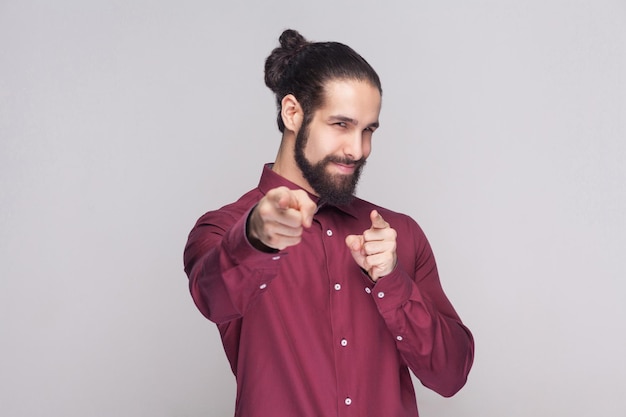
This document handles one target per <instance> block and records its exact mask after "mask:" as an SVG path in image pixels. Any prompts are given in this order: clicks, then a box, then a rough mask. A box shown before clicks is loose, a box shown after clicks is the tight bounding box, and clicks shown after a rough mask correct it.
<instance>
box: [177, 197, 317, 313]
mask: <svg viewBox="0 0 626 417" xmlns="http://www.w3.org/2000/svg"><path fill="white" fill-rule="evenodd" d="M315 209H316V206H315V203H313V201H311V200H310V198H309V197H308V195H307V194H306V193H305V192H304V191H302V190H295V191H294V190H289V189H287V188H285V187H279V188H276V189H273V190H270V191H269V192H268V193H267V195H265V196H264V197H263V198H262V199H261V200H260V201H259V202H258V203H257V204H256V205H255V206H254V207H253V208H252V209H249V210H248V211H246V212H243V213H242V212H241V211H239V212H235V211H236V210H232V209H229V208H223V209H221V210H218V211H214V212H209V213H207V214H205V215H204V216H202V217H201V218H200V219H199V220H198V222H197V223H196V225H195V227H194V228H193V230H192V231H191V233H190V235H189V239H188V242H187V246H186V247H185V254H184V262H185V272H186V273H187V276H188V277H189V286H190V292H191V295H192V298H193V300H194V302H195V303H196V306H197V307H198V309H199V310H200V311H201V312H202V314H204V316H206V317H207V318H208V319H209V320H211V321H213V322H215V323H224V322H228V321H230V320H233V319H236V318H239V317H242V316H243V315H244V314H245V313H246V311H247V308H248V306H249V305H250V304H251V302H252V301H254V300H255V299H256V298H257V297H258V296H259V295H260V294H262V293H263V290H264V289H265V288H266V287H267V285H268V284H269V282H271V281H272V280H273V279H274V278H275V277H276V275H277V273H278V267H279V264H278V262H279V261H280V257H281V255H280V250H282V249H285V248H286V247H289V246H293V245H296V244H298V243H299V242H300V239H301V234H302V228H303V227H309V226H310V225H311V222H312V218H313V214H314V213H315ZM264 249H265V250H264ZM267 249H270V250H267Z"/></svg>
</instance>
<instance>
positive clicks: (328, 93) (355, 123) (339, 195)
mask: <svg viewBox="0 0 626 417" xmlns="http://www.w3.org/2000/svg"><path fill="white" fill-rule="evenodd" d="M380 105H381V97H380V93H379V91H378V89H377V88H376V87H374V86H372V85H371V84H370V83H369V82H366V81H356V80H333V81H330V82H328V83H327V84H326V86H325V95H324V103H323V104H322V105H321V106H320V107H319V108H318V109H316V110H315V111H314V112H313V117H312V119H311V120H310V122H309V123H306V124H305V123H303V125H302V126H301V128H300V130H299V131H298V134H297V137H296V144H295V160H296V163H297V164H298V167H299V168H300V170H301V171H302V175H303V177H304V178H305V179H306V180H307V181H308V183H309V185H310V186H311V188H313V190H315V192H316V193H317V194H318V195H319V196H320V198H321V200H323V201H325V202H327V203H330V204H334V205H340V204H346V203H349V202H350V200H352V197H353V195H354V191H355V189H356V185H357V183H358V180H359V176H360V175H361V170H362V169H363V166H364V165H365V161H366V159H367V157H368V156H369V154H370V152H371V141H372V133H373V132H374V130H376V128H377V127H378V116H379V114H380Z"/></svg>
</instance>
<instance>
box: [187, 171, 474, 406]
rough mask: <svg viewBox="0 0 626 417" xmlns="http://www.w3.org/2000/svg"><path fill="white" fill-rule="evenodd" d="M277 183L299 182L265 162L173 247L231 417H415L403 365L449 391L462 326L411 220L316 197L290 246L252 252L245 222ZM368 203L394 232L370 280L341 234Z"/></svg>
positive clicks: (460, 380) (461, 358)
mask: <svg viewBox="0 0 626 417" xmlns="http://www.w3.org/2000/svg"><path fill="white" fill-rule="evenodd" d="M281 185H283V186H287V187H289V188H291V189H297V188H299V187H298V186H296V185H295V184H293V183H291V182H289V181H287V180H286V179H284V178H282V177H281V176H279V175H278V174H276V173H275V172H273V171H271V169H270V168H269V166H266V167H265V168H264V169H263V173H262V176H261V181H260V183H259V186H258V188H256V189H254V190H252V191H250V192H248V193H247V194H245V195H244V196H242V197H241V198H240V199H239V200H238V201H237V202H235V203H233V204H230V205H227V206H225V207H222V208H221V209H219V210H217V211H212V212H209V213H206V214H205V215H204V216H202V217H201V218H200V219H199V220H198V222H197V223H196V225H195V227H194V228H193V230H192V231H191V233H190V235H189V241H188V243H187V246H186V248H185V271H186V273H187V275H188V276H189V284H190V290H191V295H192V297H193V300H194V301H195V303H196V305H197V306H198V308H199V310H200V311H201V312H202V314H204V315H205V316H206V317H207V318H208V319H209V320H211V321H213V322H215V323H217V326H218V328H219V331H220V334H221V337H222V342H223V345H224V350H225V352H226V356H227V357H228V360H229V361H230V365H231V368H232V371H233V373H234V374H235V377H236V379H237V402H236V411H235V416H242V417H291V416H293V417H309V416H310V417H331V416H346V417H347V416H355V417H366V416H372V417H404V416H407V417H408V416H411V417H415V416H417V415H418V412H417V404H416V399H415V392H414V389H413V384H412V382H411V377H410V374H409V369H411V371H413V373H414V374H415V375H416V376H417V378H418V379H419V380H420V381H421V383H422V384H424V385H425V386H427V387H429V388H431V389H433V390H434V391H436V392H438V393H440V394H441V395H444V396H451V395H453V394H455V393H456V392H457V391H458V390H459V389H461V387H462V386H463V385H464V384H465V381H466V379H467V375H468V373H469V370H470V368H471V365H472V361H473V351H474V343H473V339H472V335H471V333H470V331H469V330H468V329H467V328H466V327H465V326H464V325H463V324H462V323H461V320H460V319H459V317H458V315H457V314H456V312H455V311H454V308H453V307H452V305H451V304H450V302H449V301H448V299H447V298H446V296H445V294H444V292H443V290H442V288H441V285H440V283H439V277H438V274H437V267H436V264H435V258H434V257H433V254H432V251H431V248H430V245H429V244H428V241H427V240H426V237H425V236H424V233H423V232H422V230H421V229H420V228H419V226H418V225H417V223H415V221H414V220H412V219H411V218H410V217H408V216H406V215H403V214H398V213H394V212H392V211H389V210H386V209H384V208H381V207H378V206H375V205H373V204H371V203H368V202H366V201H363V200H360V199H355V200H354V201H353V202H352V203H351V204H349V205H346V206H341V207H334V206H329V205H322V206H321V207H319V208H318V211H317V213H316V214H315V216H314V219H313V225H312V227H311V228H309V229H305V231H304V235H303V238H302V242H301V243H300V244H298V245H296V246H292V247H289V248H287V249H285V250H284V251H280V252H276V253H265V252H261V251H259V250H257V249H255V248H254V247H252V245H251V244H250V243H249V241H248V240H247V238H246V220H247V218H248V214H249V212H250V210H251V209H252V208H253V207H254V205H255V204H256V203H257V202H258V201H259V200H260V199H261V198H262V197H263V195H264V194H265V193H267V191H269V190H270V189H272V188H275V187H278V186H281ZM311 198H312V199H313V200H314V201H316V202H317V198H316V197H314V196H311ZM373 209H376V210H378V211H379V212H380V213H381V215H382V216H383V218H384V219H385V220H386V221H387V222H388V223H389V224H390V225H391V227H393V228H394V229H395V230H396V232H397V234H398V236H397V254H398V264H397V266H396V268H395V269H394V271H393V272H392V273H390V274H389V275H387V276H385V277H383V278H380V279H379V280H378V281H377V282H376V283H374V282H372V281H371V280H370V278H369V277H368V276H367V274H366V273H364V271H362V270H361V268H359V266H358V265H357V264H356V263H355V262H354V260H353V259H352V255H351V254H350V251H349V250H348V248H347V247H346V245H345V243H344V239H345V237H346V236H347V235H348V234H362V233H363V231H364V230H367V229H369V228H370V226H371V221H370V218H369V214H370V212H371V211H372V210H373Z"/></svg>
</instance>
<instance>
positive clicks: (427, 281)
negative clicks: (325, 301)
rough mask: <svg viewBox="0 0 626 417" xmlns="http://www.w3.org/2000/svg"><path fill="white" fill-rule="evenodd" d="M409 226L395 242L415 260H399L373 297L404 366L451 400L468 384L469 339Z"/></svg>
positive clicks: (428, 252) (428, 253) (420, 236)
mask: <svg viewBox="0 0 626 417" xmlns="http://www.w3.org/2000/svg"><path fill="white" fill-rule="evenodd" d="M408 221H409V223H410V224H409V225H408V226H407V229H406V230H410V231H411V232H412V233H410V236H409V235H406V236H405V237H403V238H402V240H400V239H399V241H398V247H399V249H398V251H399V252H400V251H403V252H404V253H406V252H407V249H408V248H410V250H411V251H412V253H413V254H414V255H413V256H414V259H409V260H407V259H406V256H403V258H404V259H405V260H404V261H403V260H402V259H401V257H400V255H399V257H398V264H397V266H396V268H395V269H394V271H393V272H392V273H391V274H389V275H387V276H385V277H383V278H380V279H379V280H378V281H377V282H376V285H375V286H374V291H372V296H373V297H374V300H375V302H376V305H377V307H378V310H379V312H380V314H381V315H382V317H383V319H384V321H385V323H386V324H387V327H388V328H389V330H390V332H391V333H392V335H393V337H394V338H395V340H396V346H397V348H398V351H399V352H400V354H401V356H402V358H403V359H404V361H405V362H406V364H407V366H408V367H409V368H410V369H411V370H412V371H413V373H414V374H415V376H417V378H418V379H419V380H420V381H421V383H422V384H423V385H424V386H426V387H428V388H430V389H432V390H433V391H435V392H438V393H439V394H441V395H443V396H445V397H450V396H452V395H454V394H455V393H456V392H458V391H459V390H460V389H461V388H462V387H463V385H465V382H466V381H467V376H468V374H469V371H470V368H471V366H472V362H473V358H474V340H473V337H472V334H471V332H470V331H469V329H468V328H467V327H465V326H464V325H463V323H462V322H461V319H460V318H459V316H458V315H457V313H456V311H455V310H454V308H453V307H452V304H451V303H450V301H449V300H448V298H447V297H446V295H445V293H444V291H443V289H442V287H441V283H440V281H439V275H438V272H437V266H436V263H435V258H434V256H433V253H432V249H431V247H430V245H429V243H428V241H427V239H426V236H425V235H424V233H423V232H422V230H421V229H420V228H419V226H418V225H417V223H415V222H414V221H413V220H412V219H410V218H408ZM411 238H412V240H411ZM401 246H402V248H401ZM409 265H410V266H411V267H409V269H408V270H407V269H405V268H406V267H407V266H409Z"/></svg>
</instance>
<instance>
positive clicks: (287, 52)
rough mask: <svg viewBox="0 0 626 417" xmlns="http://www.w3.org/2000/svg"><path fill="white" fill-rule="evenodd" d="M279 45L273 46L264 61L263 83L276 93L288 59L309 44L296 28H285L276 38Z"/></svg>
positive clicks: (287, 64) (282, 79)
mask: <svg viewBox="0 0 626 417" xmlns="http://www.w3.org/2000/svg"><path fill="white" fill-rule="evenodd" d="M278 41H279V42H280V46H279V47H278V48H275V49H274V50H273V51H272V53H271V54H270V56H269V57H267V59H266V61H265V85H267V86H268V87H269V89H270V90H272V91H273V92H274V93H278V91H279V89H280V86H281V85H282V83H283V81H284V77H285V72H286V70H287V67H288V66H289V61H291V59H292V58H294V57H295V56H296V55H297V54H298V52H300V50H301V49H302V48H303V47H304V46H306V45H308V44H309V42H308V41H307V40H306V39H304V36H302V35H300V33H299V32H298V31H297V30H293V29H287V30H285V31H284V32H283V33H282V34H281V35H280V37H279V38H278Z"/></svg>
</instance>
